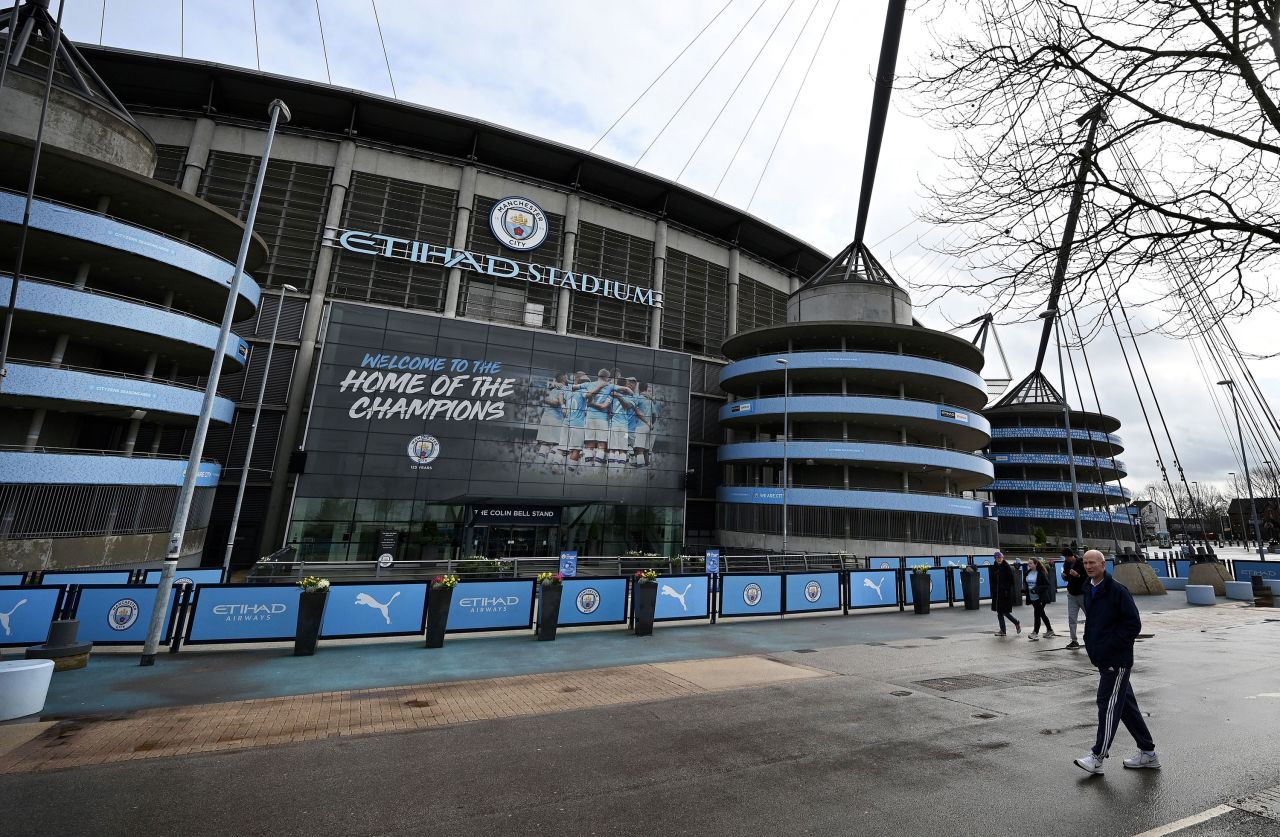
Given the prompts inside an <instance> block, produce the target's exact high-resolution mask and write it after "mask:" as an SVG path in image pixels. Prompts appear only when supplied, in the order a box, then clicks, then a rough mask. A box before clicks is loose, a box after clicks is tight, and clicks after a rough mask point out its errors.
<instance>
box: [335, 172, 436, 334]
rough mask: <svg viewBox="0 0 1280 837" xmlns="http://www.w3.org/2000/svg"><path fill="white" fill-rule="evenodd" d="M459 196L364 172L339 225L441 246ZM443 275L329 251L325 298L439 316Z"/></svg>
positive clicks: (355, 178)
mask: <svg viewBox="0 0 1280 837" xmlns="http://www.w3.org/2000/svg"><path fill="white" fill-rule="evenodd" d="M457 202H458V193H457V192H455V191H453V190H451V189H442V188H440V187H438V186H428V185H427V184H425V183H410V182H409V181H407V180H396V179H393V178H390V177H383V176H382V175H377V174H369V173H368V172H361V171H358V172H354V173H353V174H352V175H351V187H350V188H349V189H348V190H347V199H346V204H345V205H344V206H343V208H342V226H343V227H344V228H346V229H354V230H369V231H373V232H381V233H385V234H387V235H394V236H398V237H400V238H406V239H409V240H412V241H426V242H428V243H430V244H432V245H433V246H436V247H446V246H448V245H449V244H450V242H452V241H453V227H454V221H455V215H456V213H455V208H456V204H457ZM446 273H447V272H446V270H445V269H444V268H443V267H441V266H440V265H428V264H423V263H421V262H411V261H405V260H402V259H387V258H376V257H373V256H367V255H363V254H360V253H351V252H348V251H346V250H342V249H338V250H336V251H335V252H334V259H333V272H332V275H331V276H330V279H329V296H330V297H333V298H337V299H356V300H362V301H365V302H380V303H383V304H385V305H395V306H397V307H400V308H412V309H418V310H424V311H443V310H444V296H445V288H446V285H447V277H446Z"/></svg>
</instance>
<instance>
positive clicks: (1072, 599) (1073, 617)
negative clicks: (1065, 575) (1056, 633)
mask: <svg viewBox="0 0 1280 837" xmlns="http://www.w3.org/2000/svg"><path fill="white" fill-rule="evenodd" d="M1081 613H1084V594H1083V593H1082V594H1080V595H1079V596H1073V595H1071V594H1070V593H1068V594H1067V628H1068V629H1069V630H1070V631H1071V641H1072V642H1077V641H1078V640H1077V639H1076V621H1077V620H1078V619H1079V618H1080V614H1081Z"/></svg>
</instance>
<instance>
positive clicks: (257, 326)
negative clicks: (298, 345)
mask: <svg viewBox="0 0 1280 837" xmlns="http://www.w3.org/2000/svg"><path fill="white" fill-rule="evenodd" d="M283 299H284V310H283V311H281V312H280V331H279V333H278V334H277V335H276V339H277V340H297V339H298V338H299V337H301V336H302V318H303V315H304V314H306V311H307V301H306V300H305V299H303V298H302V297H297V296H286V297H283ZM280 300H281V297H280V296H277V295H276V294H263V295H262V301H261V302H259V303H258V310H257V312H256V313H255V314H254V315H253V316H252V317H250V318H249V319H247V320H245V321H243V322H240V323H237V324H236V328H235V333H236V334H238V335H239V336H241V337H243V338H244V339H246V340H251V339H253V338H255V337H257V338H259V339H262V340H269V339H270V338H271V328H272V326H273V325H274V324H275V318H276V306H277V305H279V304H280Z"/></svg>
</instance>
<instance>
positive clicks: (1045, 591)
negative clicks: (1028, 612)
mask: <svg viewBox="0 0 1280 837" xmlns="http://www.w3.org/2000/svg"><path fill="white" fill-rule="evenodd" d="M1055 580H1056V579H1055V578H1054V577H1053V570H1051V569H1049V568H1048V566H1046V565H1045V563H1044V561H1041V560H1040V559H1039V558H1032V559H1031V563H1029V564H1027V574H1026V576H1025V577H1024V578H1023V581H1022V584H1023V589H1025V590H1026V591H1027V603H1028V604H1029V605H1031V609H1032V610H1033V611H1035V614H1036V624H1035V627H1034V628H1032V629H1031V636H1029V637H1027V639H1029V640H1031V641H1032V642H1036V641H1038V640H1039V639H1040V623H1041V622H1043V623H1044V635H1045V636H1046V637H1051V636H1057V634H1055V633H1054V632H1053V625H1050V624H1049V614H1047V613H1045V612H1044V608H1045V605H1047V604H1050V603H1051V602H1053V598H1054V594H1055V593H1056V592H1057V585H1056V584H1054V581H1055Z"/></svg>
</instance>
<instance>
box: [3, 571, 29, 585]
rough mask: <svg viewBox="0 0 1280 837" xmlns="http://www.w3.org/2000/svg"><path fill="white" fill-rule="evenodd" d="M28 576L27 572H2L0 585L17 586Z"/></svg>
mask: <svg viewBox="0 0 1280 837" xmlns="http://www.w3.org/2000/svg"><path fill="white" fill-rule="evenodd" d="M26 577H27V575H26V573H0V587H9V586H16V585H18V584H21V583H22V580H23V579H24V578H26Z"/></svg>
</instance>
